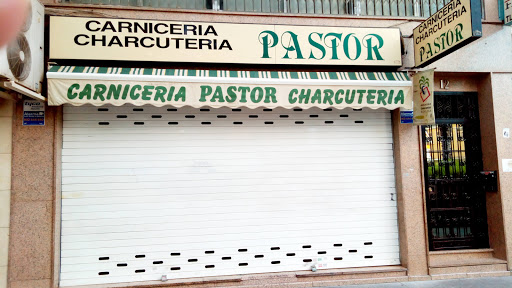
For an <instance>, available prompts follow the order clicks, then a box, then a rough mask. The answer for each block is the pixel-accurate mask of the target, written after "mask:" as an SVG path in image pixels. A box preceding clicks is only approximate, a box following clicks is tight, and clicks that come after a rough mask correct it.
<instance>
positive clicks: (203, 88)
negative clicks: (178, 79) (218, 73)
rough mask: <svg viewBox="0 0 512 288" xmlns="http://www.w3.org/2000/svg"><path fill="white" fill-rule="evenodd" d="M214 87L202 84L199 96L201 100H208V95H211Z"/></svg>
mask: <svg viewBox="0 0 512 288" xmlns="http://www.w3.org/2000/svg"><path fill="white" fill-rule="evenodd" d="M212 92H213V89H212V87H211V86H208V85H201V96H200V97H199V102H206V96H210V94H212Z"/></svg>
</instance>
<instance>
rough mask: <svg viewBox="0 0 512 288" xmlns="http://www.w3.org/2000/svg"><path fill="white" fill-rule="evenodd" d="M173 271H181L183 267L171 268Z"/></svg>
mask: <svg viewBox="0 0 512 288" xmlns="http://www.w3.org/2000/svg"><path fill="white" fill-rule="evenodd" d="M171 270H173V271H176V270H181V267H171Z"/></svg>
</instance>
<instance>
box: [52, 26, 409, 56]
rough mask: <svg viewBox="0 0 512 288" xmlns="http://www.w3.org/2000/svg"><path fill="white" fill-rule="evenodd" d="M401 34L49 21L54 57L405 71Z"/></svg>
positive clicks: (344, 29) (369, 30)
mask: <svg viewBox="0 0 512 288" xmlns="http://www.w3.org/2000/svg"><path fill="white" fill-rule="evenodd" d="M400 38H401V36H400V30H399V29H398V28H360V27H316V26H283V25H262V24H227V23H203V22H171V21H149V20H131V19H107V18H77V17H59V16H52V17H51V18H50V58H52V59H76V60H120V61H161V62H215V63H250V64H311V65H356V66H358V65H363V66H401V65H402V60H401V45H400V40H401V39H400Z"/></svg>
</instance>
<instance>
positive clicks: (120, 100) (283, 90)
mask: <svg viewBox="0 0 512 288" xmlns="http://www.w3.org/2000/svg"><path fill="white" fill-rule="evenodd" d="M82 68H83V67H82ZM52 69H53V68H52ZM65 69H66V68H65ZM128 70H129V69H128ZM138 70H139V71H138V72H136V73H145V72H144V71H142V70H143V69H138ZM154 70H156V71H154V73H159V74H157V75H133V74H127V75H120V74H90V73H58V72H57V73H52V72H48V95H49V105H62V104H65V103H68V104H73V105H82V104H93V105H104V104H113V105H116V106H119V105H123V104H127V103H129V104H134V105H137V106H142V105H146V104H150V105H153V106H164V105H171V106H175V107H182V106H186V105H187V106H192V107H196V108H199V107H203V106H209V107H212V108H220V107H231V108H237V107H248V108H258V107H266V108H275V107H285V108H295V107H298V108H304V109H307V108H311V107H319V108H329V107H334V108H340V109H342V108H346V107H353V108H362V107H369V108H387V109H395V108H398V107H408V108H411V103H412V95H411V90H412V87H411V82H410V81H408V78H407V77H406V74H405V73H401V72H395V73H390V72H388V73H371V72H366V73H352V72H351V73H346V72H345V73H343V72H337V73H336V72H330V73H329V72H268V71H205V70H188V71H192V72H183V71H184V70H179V71H177V73H179V74H181V75H179V76H166V75H165V73H166V71H163V70H162V69H154ZM212 72H215V75H217V76H215V77H209V76H207V75H212V74H213V73H212ZM230 72H235V74H236V73H238V74H239V76H240V77H234V76H233V75H231V76H230ZM148 73H151V72H148ZM173 73H174V72H173ZM217 73H218V74H221V73H225V75H224V77H222V76H221V75H218V74H217ZM274 73H275V74H278V73H279V74H280V75H281V76H280V77H275V78H272V75H271V74H274ZM162 74H163V75H162ZM186 74H189V75H192V74H193V75H196V76H185V75H186ZM198 74H203V75H204V76H200V75H198ZM299 74H300V75H299ZM349 74H351V75H349ZM264 75H267V78H265V77H264ZM294 75H295V79H294ZM386 75H387V76H386ZM274 76H276V75H274ZM299 76H300V77H299ZM315 77H316V78H315ZM331 77H332V78H331ZM344 77H346V78H344ZM350 77H353V79H351V78H350ZM377 77H378V78H377ZM387 77H389V78H387ZM370 78H373V80H371V79H370ZM331 79H336V80H331ZM358 79H360V80H358ZM379 79H380V80H379ZM391 79H392V80H391Z"/></svg>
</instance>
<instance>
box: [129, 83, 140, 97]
mask: <svg viewBox="0 0 512 288" xmlns="http://www.w3.org/2000/svg"><path fill="white" fill-rule="evenodd" d="M135 90H139V91H140V90H142V86H140V85H133V87H132V90H130V98H132V100H137V99H139V97H140V93H135Z"/></svg>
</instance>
